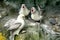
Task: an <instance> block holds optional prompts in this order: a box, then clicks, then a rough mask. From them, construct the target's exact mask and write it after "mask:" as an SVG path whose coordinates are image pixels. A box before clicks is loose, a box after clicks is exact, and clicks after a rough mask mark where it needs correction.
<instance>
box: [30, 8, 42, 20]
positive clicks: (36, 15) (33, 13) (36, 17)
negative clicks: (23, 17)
mask: <svg viewBox="0 0 60 40" xmlns="http://www.w3.org/2000/svg"><path fill="white" fill-rule="evenodd" d="M42 17H43V16H42V15H40V13H39V12H38V11H37V10H36V9H35V7H32V8H31V18H32V19H33V20H34V21H40V20H41V19H42Z"/></svg>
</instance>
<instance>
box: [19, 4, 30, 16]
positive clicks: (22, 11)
mask: <svg viewBox="0 0 60 40" xmlns="http://www.w3.org/2000/svg"><path fill="white" fill-rule="evenodd" d="M29 12H30V10H28V9H27V7H26V6H25V4H22V6H21V8H20V10H19V14H21V13H22V14H24V15H25V16H27V15H28V14H29Z"/></svg>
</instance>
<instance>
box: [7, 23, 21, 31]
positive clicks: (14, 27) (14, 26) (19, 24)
mask: <svg viewBox="0 0 60 40" xmlns="http://www.w3.org/2000/svg"><path fill="white" fill-rule="evenodd" d="M20 26H21V23H14V24H12V25H10V27H9V28H8V30H13V29H17V28H19V27H20Z"/></svg>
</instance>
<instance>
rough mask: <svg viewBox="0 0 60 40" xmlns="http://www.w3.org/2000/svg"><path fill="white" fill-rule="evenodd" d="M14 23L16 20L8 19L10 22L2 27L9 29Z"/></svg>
mask: <svg viewBox="0 0 60 40" xmlns="http://www.w3.org/2000/svg"><path fill="white" fill-rule="evenodd" d="M14 21H16V20H15V19H10V20H8V21H7V22H6V23H5V25H4V27H6V28H9V27H10V25H12V24H13V22H14Z"/></svg>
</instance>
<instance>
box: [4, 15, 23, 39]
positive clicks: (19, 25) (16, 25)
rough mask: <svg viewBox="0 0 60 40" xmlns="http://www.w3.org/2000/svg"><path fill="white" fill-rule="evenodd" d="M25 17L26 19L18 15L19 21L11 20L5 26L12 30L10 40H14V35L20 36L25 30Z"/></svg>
mask: <svg viewBox="0 0 60 40" xmlns="http://www.w3.org/2000/svg"><path fill="white" fill-rule="evenodd" d="M23 17H24V15H23V14H20V15H18V17H17V19H11V20H9V21H8V22H7V23H6V24H5V25H4V27H7V28H8V29H7V30H11V32H12V33H11V35H10V37H9V39H10V40H14V35H18V34H19V32H20V31H21V30H22V29H23V27H24V18H23ZM13 29H16V30H15V31H14V32H13Z"/></svg>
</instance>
